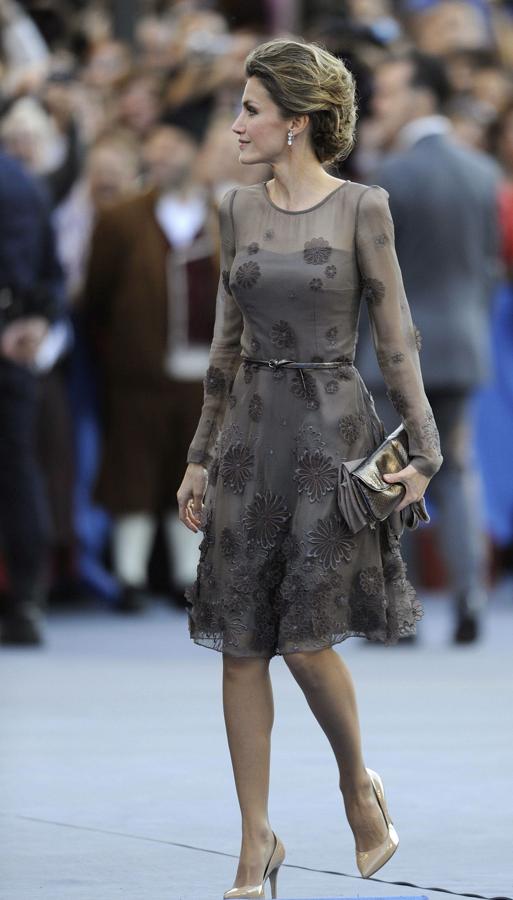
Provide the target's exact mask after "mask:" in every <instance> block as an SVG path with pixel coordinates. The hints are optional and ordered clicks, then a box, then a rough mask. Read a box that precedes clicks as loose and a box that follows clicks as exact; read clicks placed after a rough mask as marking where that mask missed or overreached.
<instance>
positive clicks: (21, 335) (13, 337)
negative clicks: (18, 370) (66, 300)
mask: <svg viewBox="0 0 513 900" xmlns="http://www.w3.org/2000/svg"><path fill="white" fill-rule="evenodd" d="M47 332H48V320H47V319H44V318H43V317H42V316H24V317H22V318H21V319H15V321H14V322H11V323H10V324H9V325H7V326H6V327H5V328H4V330H3V331H2V333H1V335H0V353H1V355H2V356H5V357H6V358H7V359H10V360H11V362H14V363H18V365H21V366H29V365H31V364H32V363H33V362H34V359H35V357H36V354H37V351H38V350H39V347H40V346H41V344H42V342H43V340H44V339H45V337H46V335H47Z"/></svg>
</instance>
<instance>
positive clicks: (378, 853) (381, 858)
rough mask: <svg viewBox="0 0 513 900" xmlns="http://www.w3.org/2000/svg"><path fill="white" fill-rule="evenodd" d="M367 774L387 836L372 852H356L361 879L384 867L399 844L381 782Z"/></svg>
mask: <svg viewBox="0 0 513 900" xmlns="http://www.w3.org/2000/svg"><path fill="white" fill-rule="evenodd" d="M367 772H368V773H369V776H370V780H371V781H372V787H373V788H374V793H375V794H376V799H377V801H378V803H379V807H380V809H381V812H382V813H383V817H384V819H385V824H386V826H387V828H388V835H387V837H386V838H385V840H384V841H383V843H381V844H379V845H378V846H377V847H374V848H373V849H372V850H357V851H356V864H357V866H358V869H359V870H360V874H361V876H362V878H370V876H371V875H374V873H375V872H377V871H378V869H381V866H384V865H385V863H386V862H388V860H389V859H390V857H391V856H393V855H394V853H395V851H396V850H397V846H398V844H399V836H398V834H397V831H396V830H395V828H394V826H393V825H392V820H391V818H390V816H389V814H388V809H387V804H386V801H385V789H384V787H383V782H382V780H381V778H380V776H379V775H378V773H377V772H373V770H372V769H367Z"/></svg>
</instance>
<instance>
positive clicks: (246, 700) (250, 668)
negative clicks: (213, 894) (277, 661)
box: [223, 653, 274, 887]
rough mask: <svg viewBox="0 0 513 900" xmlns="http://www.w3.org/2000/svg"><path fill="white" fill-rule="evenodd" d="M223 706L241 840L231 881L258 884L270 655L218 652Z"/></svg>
mask: <svg viewBox="0 0 513 900" xmlns="http://www.w3.org/2000/svg"><path fill="white" fill-rule="evenodd" d="M223 708H224V719H225V724H226V735H227V738H228V746H229V749H230V756H231V760H232V766H233V774H234V778H235V787H236V790H237V797H238V800H239V806H240V811H241V816H242V842H241V852H240V859H239V866H238V869H237V874H236V876H235V881H234V883H233V886H234V887H241V886H242V885H243V884H259V883H260V881H261V880H262V876H263V872H264V868H265V866H266V864H267V862H268V860H269V857H270V856H271V853H272V851H273V847H274V838H273V835H272V830H271V826H270V824H269V817H268V810H267V803H268V797H269V768H270V756H271V729H272V726H273V721H274V702H273V692H272V685H271V677H270V673H269V660H268V659H262V658H249V657H244V658H236V657H233V656H229V655H228V654H226V653H223Z"/></svg>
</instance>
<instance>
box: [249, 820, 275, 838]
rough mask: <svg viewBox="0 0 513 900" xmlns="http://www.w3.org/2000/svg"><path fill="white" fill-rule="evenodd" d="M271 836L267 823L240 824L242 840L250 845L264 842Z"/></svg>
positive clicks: (270, 829)
mask: <svg viewBox="0 0 513 900" xmlns="http://www.w3.org/2000/svg"><path fill="white" fill-rule="evenodd" d="M271 836H272V828H271V825H270V823H269V822H268V821H264V822H243V823H242V840H243V841H249V842H251V843H253V842H256V843H260V842H265V841H267V840H268V839H269V837H271Z"/></svg>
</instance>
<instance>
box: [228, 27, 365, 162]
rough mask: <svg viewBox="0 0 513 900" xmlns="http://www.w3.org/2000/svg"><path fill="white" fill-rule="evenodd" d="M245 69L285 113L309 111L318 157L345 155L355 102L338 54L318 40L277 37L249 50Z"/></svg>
mask: <svg viewBox="0 0 513 900" xmlns="http://www.w3.org/2000/svg"><path fill="white" fill-rule="evenodd" d="M245 74H246V77H247V78H250V77H252V76H254V77H255V78H258V79H259V80H260V81H261V82H262V84H263V85H264V87H265V88H266V90H267V91H268V93H269V94H270V96H271V98H272V100H273V101H274V103H275V104H276V105H277V107H278V109H279V111H280V114H281V116H282V117H283V119H288V118H292V116H294V115H303V114H308V116H309V117H310V135H311V141H312V148H313V150H314V152H315V155H316V157H317V159H318V160H319V162H320V163H332V162H335V161H336V160H342V159H345V157H346V156H348V155H349V153H350V152H351V149H352V147H353V144H354V131H355V126H356V115H357V108H356V99H355V82H354V78H353V76H352V74H351V72H350V71H349V69H347V68H346V66H345V65H344V63H343V62H342V60H340V59H338V58H337V57H336V56H334V55H333V54H332V53H330V52H329V51H328V50H326V49H325V48H324V47H322V46H321V45H320V44H317V43H307V42H306V41H301V40H287V39H285V38H275V39H273V40H271V41H266V42H265V43H263V44H259V45H258V46H257V47H255V48H254V50H252V51H251V52H250V53H249V54H248V56H247V57H246V60H245Z"/></svg>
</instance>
